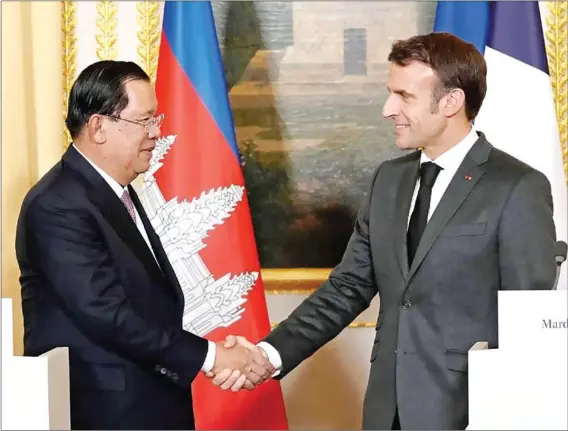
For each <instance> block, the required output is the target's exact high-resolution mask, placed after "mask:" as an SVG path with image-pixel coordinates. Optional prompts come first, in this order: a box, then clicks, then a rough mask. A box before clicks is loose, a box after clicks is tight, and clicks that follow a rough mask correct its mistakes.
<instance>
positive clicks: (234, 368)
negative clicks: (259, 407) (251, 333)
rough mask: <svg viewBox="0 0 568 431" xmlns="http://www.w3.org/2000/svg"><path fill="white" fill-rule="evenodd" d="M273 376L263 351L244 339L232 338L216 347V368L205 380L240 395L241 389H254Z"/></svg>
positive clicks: (232, 336)
mask: <svg viewBox="0 0 568 431" xmlns="http://www.w3.org/2000/svg"><path fill="white" fill-rule="evenodd" d="M274 372H275V369H274V367H273V366H272V364H271V363H270V362H269V360H268V356H267V355H266V353H265V352H264V350H262V349H261V348H260V347H258V346H256V345H254V344H252V343H251V342H249V341H248V340H247V339H246V338H244V337H240V336H234V335H229V336H228V337H227V338H226V339H225V341H221V342H218V343H217V349H216V354H215V365H214V366H213V369H212V370H211V371H210V372H209V373H206V374H205V376H206V377H207V378H208V379H211V380H212V382H213V384H214V385H215V386H219V387H220V388H221V389H223V390H227V389H231V390H232V391H233V392H237V391H239V390H240V389H241V388H245V389H248V390H252V389H254V388H255V387H256V385H259V384H260V383H262V382H264V381H266V380H268V379H269V378H270V377H271V376H272V375H273V374H274Z"/></svg>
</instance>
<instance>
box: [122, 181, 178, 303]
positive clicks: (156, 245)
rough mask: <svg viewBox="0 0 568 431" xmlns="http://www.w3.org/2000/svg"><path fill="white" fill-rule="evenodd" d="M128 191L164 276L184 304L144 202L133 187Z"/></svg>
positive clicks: (173, 273) (175, 277)
mask: <svg viewBox="0 0 568 431" xmlns="http://www.w3.org/2000/svg"><path fill="white" fill-rule="evenodd" d="M128 191H129V193H130V196H131V197H132V201H133V202H134V206H135V207H136V210H137V211H138V214H139V215H140V219H141V220H142V224H143V225H144V229H146V233H147V234H148V239H149V240H150V244H151V245H152V249H153V250H154V253H155V254H156V259H157V260H158V263H159V264H160V267H161V269H162V272H163V274H164V276H165V277H166V280H167V281H168V284H169V285H170V286H171V287H172V288H173V289H174V293H175V294H176V297H177V298H178V299H179V300H180V301H181V303H182V304H183V303H184V301H183V292H182V290H181V286H180V284H179V282H178V278H177V276H176V274H175V272H174V269H173V268H172V265H171V264H170V260H169V259H168V256H167V254H166V252H165V250H164V247H163V246H162V242H161V240H160V238H159V237H158V235H157V234H156V232H155V230H154V227H153V226H152V223H151V222H150V219H149V218H148V215H147V214H146V211H145V209H144V206H143V205H142V202H141V201H140V199H139V198H138V195H137V194H136V191H135V190H134V188H133V187H132V186H128Z"/></svg>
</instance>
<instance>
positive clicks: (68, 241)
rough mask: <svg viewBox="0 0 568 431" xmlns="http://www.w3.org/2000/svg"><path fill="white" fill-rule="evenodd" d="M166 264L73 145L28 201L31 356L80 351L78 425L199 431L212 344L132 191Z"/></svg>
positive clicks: (27, 348)
mask: <svg viewBox="0 0 568 431" xmlns="http://www.w3.org/2000/svg"><path fill="white" fill-rule="evenodd" d="M130 193H131V195H132V198H133V201H134V203H135V205H136V207H137V210H138V212H139V214H140V217H141V220H142V221H143V223H144V226H145V228H146V231H147V233H148V236H149V238H150V241H151V243H152V246H153V249H154V252H155V254H156V257H157V260H158V262H159V266H158V265H157V263H156V260H155V259H154V257H153V256H152V253H151V251H150V249H149V248H148V246H147V244H146V242H145V241H144V239H143V237H142V235H141V234H140V232H139V231H138V229H137V228H136V226H135V224H134V223H133V221H132V219H131V218H130V216H129V215H128V212H127V210H126V208H125V206H124V205H123V204H122V202H121V201H120V199H119V198H118V197H117V196H116V194H115V193H114V192H113V190H112V189H111V187H110V186H109V185H108V184H107V183H106V181H105V180H104V179H103V178H102V177H101V176H100V175H99V174H98V173H97V172H96V171H95V170H94V169H93V168H92V166H91V165H90V164H89V163H88V162H87V161H86V160H85V159H84V158H83V157H82V156H81V155H80V154H79V153H78V152H77V151H76V150H75V149H74V148H73V147H70V148H69V149H68V150H67V152H66V153H65V154H64V156H63V158H62V160H61V161H60V162H59V163H57V164H56V165H55V166H54V167H53V168H52V169H51V170H50V171H49V172H48V173H47V174H46V175H45V176H44V177H43V178H42V179H41V180H40V181H39V182H38V183H37V184H36V185H35V186H34V187H33V188H32V189H31V190H30V191H29V193H28V194H27V196H26V197H25V199H24V202H23V205H22V210H21V214H20V218H19V221H18V229H17V234H16V252H17V257H18V263H19V265H20V270H21V277H20V282H21V286H22V309H23V315H24V354H25V355H29V356H35V355H39V354H41V353H43V352H46V351H47V350H50V349H52V348H54V347H57V346H68V347H69V349H70V380H71V426H72V428H73V429H83V428H89V429H191V428H194V419H193V409H192V399H191V392H190V384H191V382H192V380H193V379H194V378H195V376H196V375H197V373H198V372H199V371H200V369H201V367H202V365H203V362H204V360H205V356H206V353H207V341H206V340H205V339H203V338H201V337H198V336H196V335H193V334H191V333H189V332H186V331H183V330H182V313H183V307H184V300H183V295H182V292H181V289H180V286H179V284H178V282H177V279H176V277H175V274H174V272H173V269H172V267H171V266H170V264H169V262H168V259H167V257H166V254H165V252H164V249H163V248H162V245H161V244H160V240H159V239H158V237H157V235H156V234H155V232H154V230H153V229H152V226H151V225H150V222H149V221H148V218H147V216H146V214H145V212H144V210H143V208H142V205H141V204H140V201H139V200H138V198H137V196H136V193H135V192H134V190H133V189H132V188H131V187H130Z"/></svg>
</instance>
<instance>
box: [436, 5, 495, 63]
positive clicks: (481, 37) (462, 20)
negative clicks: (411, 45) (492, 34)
mask: <svg viewBox="0 0 568 431" xmlns="http://www.w3.org/2000/svg"><path fill="white" fill-rule="evenodd" d="M489 13H490V2H487V1H479V2H477V1H439V2H438V5H437V7H436V19H435V22H434V31H436V32H447V33H453V34H455V35H456V36H458V37H461V38H462V39H464V40H466V41H468V42H470V43H473V44H474V45H475V46H476V48H477V49H478V50H479V51H480V52H482V53H484V52H485V46H486V44H487V36H488V30H489Z"/></svg>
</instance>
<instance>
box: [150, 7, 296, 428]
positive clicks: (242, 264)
mask: <svg viewBox="0 0 568 431" xmlns="http://www.w3.org/2000/svg"><path fill="white" fill-rule="evenodd" d="M156 94H157V97H158V111H159V112H161V113H164V114H165V119H164V122H163V125H162V139H161V141H162V143H160V145H165V144H163V143H164V142H165V143H166V144H168V148H167V154H165V155H163V159H162V160H161V161H160V166H159V167H158V168H156V169H155V171H156V172H155V174H154V176H155V180H156V183H157V185H158V187H159V190H160V193H161V195H163V202H164V204H163V205H162V207H160V210H157V211H155V212H159V211H165V210H166V208H167V206H168V205H175V204H178V203H179V202H182V201H184V202H185V205H186V206H185V207H184V208H185V209H184V210H182V207H179V208H180V209H179V211H178V212H175V211H173V212H172V214H174V215H175V214H179V218H180V219H179V220H177V221H176V220H168V223H169V224H170V225H171V226H173V227H170V228H168V229H164V230H163V232H162V234H163V236H162V237H161V238H163V241H164V242H165V243H168V242H170V243H171V242H173V241H172V238H173V237H174V238H176V240H177V239H179V241H185V242H184V243H183V247H182V246H179V247H178V248H175V247H174V246H173V245H172V247H171V249H170V250H172V251H171V254H168V256H169V257H170V260H174V261H175V262H176V264H175V265H173V266H174V269H176V274H177V275H178V279H180V284H182V288H184V286H186V288H185V289H186V290H185V292H184V293H185V294H186V298H185V300H186V316H185V317H184V327H185V321H186V318H187V322H189V323H188V325H190V326H189V327H190V328H195V331H201V334H202V335H203V336H205V337H206V338H208V339H210V340H212V341H220V340H223V339H224V338H225V337H226V336H227V335H228V334H235V335H243V336H245V337H246V338H248V339H249V340H251V341H252V342H257V341H258V340H259V339H261V338H262V337H264V336H265V335H266V334H267V333H268V332H269V331H270V323H269V320H268V312H267V307H266V300H265V296H264V287H263V283H262V279H261V276H260V264H259V260H258V255H257V249H256V244H255V238H254V232H253V225H252V220H251V216H250V212H249V204H248V200H247V194H246V190H245V188H244V186H245V184H244V177H243V173H242V171H241V160H240V156H239V149H238V146H237V141H236V138H235V131H234V126H233V120H232V114H231V109H230V105H229V98H228V94H227V84H226V81H225V75H224V68H223V63H222V59H221V54H220V49H219V44H218V40H217V34H216V31H215V22H214V18H213V11H212V7H211V4H210V2H203V1H179V2H177V1H167V2H166V3H165V6H164V15H163V26H162V36H161V42H160V53H159V60H158V70H157V79H156ZM170 143H171V146H170ZM160 151H161V152H162V153H163V152H165V150H164V151H162V150H160ZM160 193H155V194H157V195H159V194H160ZM154 200H155V199H154ZM148 202H150V203H149V205H150V204H151V202H152V201H150V200H148ZM176 244H177V243H176ZM166 251H168V248H167V247H166ZM180 253H181V254H184V253H185V258H184V259H180V258H179V254H180ZM192 304H193V305H192ZM192 392H193V399H194V409H195V420H196V427H197V429H288V424H287V420H286V413H285V408H284V401H283V396H282V390H281V387H280V383H279V382H278V381H276V380H269V381H267V382H266V383H264V384H262V385H260V386H259V387H257V388H256V389H255V390H254V391H246V390H244V391H241V392H239V393H233V392H231V391H226V392H224V391H222V390H221V389H219V388H218V387H216V386H214V385H213V384H212V383H211V382H210V381H209V380H207V379H206V378H205V377H204V376H203V375H202V374H200V375H199V377H198V378H197V379H196V380H195V382H194V384H193V386H192Z"/></svg>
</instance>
